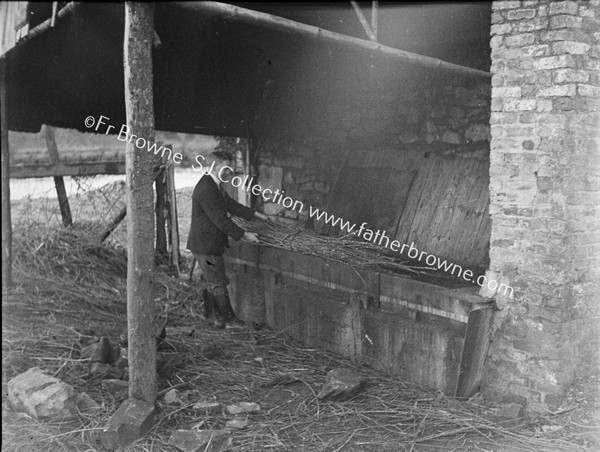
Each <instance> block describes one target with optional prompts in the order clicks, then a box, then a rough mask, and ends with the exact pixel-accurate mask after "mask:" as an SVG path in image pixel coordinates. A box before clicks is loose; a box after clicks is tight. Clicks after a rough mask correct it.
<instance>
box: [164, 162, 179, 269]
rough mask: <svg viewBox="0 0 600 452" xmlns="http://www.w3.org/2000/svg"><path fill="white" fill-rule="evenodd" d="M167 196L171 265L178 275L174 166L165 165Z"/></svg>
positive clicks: (177, 231)
mask: <svg viewBox="0 0 600 452" xmlns="http://www.w3.org/2000/svg"><path fill="white" fill-rule="evenodd" d="M165 175H166V182H167V196H168V198H169V231H170V234H169V237H170V243H171V259H170V260H171V262H170V264H171V266H172V268H173V269H174V270H175V275H176V276H177V277H179V253H180V251H179V222H178V220H177V194H176V193H175V167H174V166H173V164H170V165H167V168H166V171H165Z"/></svg>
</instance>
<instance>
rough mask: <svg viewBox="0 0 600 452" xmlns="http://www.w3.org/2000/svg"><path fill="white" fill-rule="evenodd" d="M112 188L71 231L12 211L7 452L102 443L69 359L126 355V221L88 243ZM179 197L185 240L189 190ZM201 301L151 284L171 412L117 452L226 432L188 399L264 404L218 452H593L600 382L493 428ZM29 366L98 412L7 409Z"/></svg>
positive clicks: (186, 286) (447, 403)
mask: <svg viewBox="0 0 600 452" xmlns="http://www.w3.org/2000/svg"><path fill="white" fill-rule="evenodd" d="M122 188H123V187H122V186H120V185H113V186H111V187H107V188H105V189H104V190H101V191H97V190H94V191H87V192H86V191H83V192H82V194H81V196H79V197H73V199H72V200H71V203H72V210H73V211H74V212H77V214H76V215H75V220H76V221H77V222H78V223H77V224H76V225H75V226H74V227H72V228H70V229H64V228H62V227H61V226H60V221H59V217H58V213H57V212H58V209H57V206H56V205H55V203H56V200H27V199H24V200H21V201H19V202H18V203H15V204H14V215H13V224H14V235H15V237H14V264H15V265H14V280H15V282H16V285H15V287H13V288H11V289H10V290H8V289H6V288H3V294H2V308H3V316H2V401H3V402H2V421H3V422H2V450H3V451H4V450H6V451H96V450H98V451H100V450H102V448H101V445H100V442H99V436H98V433H99V431H101V430H102V428H103V427H104V426H105V425H106V423H107V421H108V419H109V418H110V416H111V415H112V414H113V413H114V411H115V410H116V408H117V407H118V405H119V403H120V400H115V398H114V397H113V396H111V394H110V393H108V392H107V391H106V390H105V389H103V388H102V386H101V384H100V380H99V379H98V378H94V377H93V376H92V375H90V365H89V363H87V362H85V361H84V360H82V359H80V356H79V351H80V349H81V345H82V344H83V343H89V342H90V341H93V340H95V339H97V338H99V337H101V336H106V337H108V338H109V339H110V340H111V342H114V343H119V342H120V343H121V344H122V345H124V344H123V338H124V337H125V336H126V303H125V300H126V284H125V282H126V281H125V277H126V255H125V251H124V249H123V246H122V245H123V243H124V242H123V241H122V240H123V239H124V225H121V226H119V229H118V230H117V231H116V234H115V237H114V239H113V241H112V242H110V243H106V244H100V243H98V241H97V239H96V237H97V234H98V231H99V230H101V229H102V227H103V225H102V222H103V221H105V220H106V218H107V217H109V216H110V213H111V212H112V211H114V210H118V208H119V205H120V204H119V203H121V202H122V201H123V200H124V198H122ZM179 199H180V213H181V216H180V227H181V229H182V231H183V232H184V233H185V232H187V227H188V226H187V224H189V223H186V219H185V216H186V215H189V214H188V213H186V212H189V193H186V192H184V193H183V194H182V196H180V198H179ZM186 200H187V201H186ZM48 201H50V202H48ZM92 201H93V202H92ZM186 203H187V205H186ZM183 243H185V241H183ZM184 270H185V269H184ZM183 273H184V275H185V273H186V272H185V271H184V272H183ZM201 302H202V300H201V298H200V296H199V291H198V288H197V282H195V281H192V282H190V281H188V279H187V275H186V276H183V277H182V278H180V279H176V278H173V277H171V276H169V275H167V274H165V273H159V274H157V276H156V280H155V305H156V314H157V316H159V317H160V318H166V319H167V336H166V341H165V342H164V343H163V344H162V345H161V346H160V349H159V351H158V355H157V357H158V369H157V370H158V376H159V390H162V391H163V392H164V390H165V389H168V388H169V387H171V386H176V387H177V389H178V391H179V393H180V396H181V403H179V404H168V403H166V402H165V401H164V399H163V397H159V399H158V401H157V415H156V418H155V423H154V426H153V427H152V430H151V431H150V433H149V434H148V435H147V436H146V437H145V438H142V439H141V440H139V441H138V442H136V443H135V444H133V445H131V446H130V447H128V448H127V449H126V450H127V451H176V450H177V449H175V448H174V447H173V446H171V445H169V444H168V439H169V436H170V434H171V432H172V431H174V430H177V429H190V428H199V429H209V428H217V429H218V428H224V427H225V424H226V422H227V421H228V420H230V419H231V418H232V417H231V416H228V415H226V414H223V413H221V414H213V415H206V414H204V413H198V412H196V411H194V410H193V408H192V406H193V405H194V404H195V403H196V402H198V401H218V402H220V403H222V404H223V405H227V404H231V403H236V402H242V401H247V402H256V403H258V404H259V405H260V406H261V410H260V412H258V413H256V414H252V415H249V416H248V419H247V420H248V424H247V426H246V427H244V428H242V429H239V430H235V431H233V432H232V443H231V446H230V447H229V448H228V449H227V450H232V451H270V450H273V451H497V452H500V451H596V450H600V439H599V434H600V415H599V413H600V398H599V397H598V383H599V380H598V373H595V374H594V373H593V372H592V373H589V376H588V377H586V378H582V379H580V380H578V381H577V382H576V384H575V385H574V386H573V388H572V389H571V391H570V392H569V394H568V396H567V398H566V400H565V402H564V403H563V406H562V407H561V408H560V409H559V410H558V411H557V412H555V413H545V414H536V415H528V416H526V417H525V418H523V419H518V420H517V421H516V422H513V423H511V424H510V425H504V426H503V425H500V424H498V423H497V422H496V421H494V420H493V419H494V413H496V411H497V409H498V407H496V406H493V405H490V404H486V403H484V402H483V401H482V400H481V399H479V398H477V397H476V398H474V399H473V400H472V401H470V402H459V401H456V400H453V399H451V398H448V397H446V396H444V395H443V394H440V393H439V392H436V391H431V390H427V389H424V388H420V387H417V386H415V385H412V384H409V383H407V382H404V381H401V380H399V379H398V378H396V377H393V376H391V375H386V374H385V373H382V372H378V371H375V370H373V369H370V368H368V367H364V366H357V365H355V364H354V363H352V362H351V361H350V360H347V359H344V358H341V357H339V356H336V355H334V354H331V353H328V352H324V351H321V350H315V349H310V348H307V347H304V346H303V345H301V344H299V343H297V342H296V341H294V340H292V339H290V338H288V337H286V336H285V332H282V333H277V332H274V331H270V330H268V329H266V328H263V329H255V328H253V327H251V326H248V327H247V328H245V329H243V330H239V331H232V330H225V331H223V330H216V329H215V328H213V327H212V326H210V325H209V324H207V323H206V322H205V321H204V320H202V318H201V317H200V313H201V312H202V307H201ZM34 366H37V367H40V368H41V369H43V370H44V371H46V372H47V373H49V374H50V375H54V376H56V377H58V378H61V379H62V380H64V381H65V382H67V383H69V384H71V385H73V387H74V388H75V389H76V390H77V391H80V392H87V393H88V394H89V395H90V396H91V397H92V398H93V399H94V400H95V401H96V402H98V403H99V404H100V408H99V409H97V410H94V411H90V412H85V413H81V415H80V417H79V418H78V419H77V420H76V421H72V422H68V423H65V422H63V423H60V422H48V421H37V420H35V419H33V418H31V417H29V416H28V415H26V414H24V413H17V412H15V411H14V410H13V409H12V408H11V407H10V406H9V404H8V402H7V396H6V384H7V382H8V381H9V380H10V379H11V378H13V377H14V376H16V375H17V374H19V373H21V372H24V371H26V370H27V369H29V368H31V367H34ZM337 367H348V368H353V369H356V370H358V371H359V372H360V373H361V374H362V375H363V377H364V378H365V379H366V385H365V387H364V388H363V390H362V391H361V392H360V393H359V394H358V395H357V396H356V397H354V398H353V399H351V400H349V401H346V402H326V401H322V400H319V399H318V398H317V397H316V394H317V393H318V392H319V390H320V388H321V385H322V383H323V380H324V377H325V375H326V374H327V372H328V371H329V370H331V369H333V368H337Z"/></svg>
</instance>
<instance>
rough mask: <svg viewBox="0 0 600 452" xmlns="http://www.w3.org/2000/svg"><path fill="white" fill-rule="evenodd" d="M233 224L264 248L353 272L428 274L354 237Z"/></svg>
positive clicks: (273, 225)
mask: <svg viewBox="0 0 600 452" xmlns="http://www.w3.org/2000/svg"><path fill="white" fill-rule="evenodd" d="M233 221H234V222H235V223H237V224H238V225H239V226H241V227H242V228H244V229H245V230H247V231H251V232H254V233H256V234H257V235H258V239H259V241H260V243H261V244H263V245H268V246H272V247H275V248H281V249H285V250H289V251H296V252H298V253H302V254H308V255H312V256H318V257H323V258H326V259H332V260H335V261H338V262H342V263H344V264H348V265H351V266H352V267H355V268H373V269H379V270H391V271H395V272H399V273H411V274H419V273H422V272H423V271H426V270H428V268H427V267H422V266H421V267H418V266H413V265H408V264H407V263H406V262H402V261H400V260H399V259H394V258H392V257H390V256H387V255H386V254H384V253H383V251H385V248H384V247H382V246H379V245H376V244H374V243H372V242H367V241H364V240H359V239H357V238H356V237H355V236H353V235H348V236H345V237H326V236H322V235H316V234H313V233H310V232H309V231H306V230H303V229H291V228H289V227H286V226H284V225H282V224H280V223H275V222H273V221H265V220H260V219H258V218H255V219H253V220H252V221H247V220H244V219H243V218H238V217H234V218H233Z"/></svg>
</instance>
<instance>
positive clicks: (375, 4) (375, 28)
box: [371, 0, 379, 41]
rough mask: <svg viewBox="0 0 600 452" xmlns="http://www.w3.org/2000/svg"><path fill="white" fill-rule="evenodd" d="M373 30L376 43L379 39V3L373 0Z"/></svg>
mask: <svg viewBox="0 0 600 452" xmlns="http://www.w3.org/2000/svg"><path fill="white" fill-rule="evenodd" d="M371 30H373V35H374V36H375V41H377V39H378V37H379V2H378V1H377V0H373V4H372V6H371Z"/></svg>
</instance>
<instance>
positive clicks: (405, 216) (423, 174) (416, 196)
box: [395, 158, 434, 243]
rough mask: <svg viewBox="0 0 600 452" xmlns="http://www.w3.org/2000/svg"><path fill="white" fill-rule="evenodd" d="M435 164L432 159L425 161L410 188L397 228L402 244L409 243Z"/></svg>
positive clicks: (397, 237) (397, 236)
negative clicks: (427, 182)
mask: <svg viewBox="0 0 600 452" xmlns="http://www.w3.org/2000/svg"><path fill="white" fill-rule="evenodd" d="M433 163H434V162H432V160H431V159H430V158H429V159H425V160H424V162H423V165H422V166H421V168H420V169H419V172H418V174H417V177H416V178H415V181H414V182H413V184H412V185H411V187H410V191H409V193H408V198H407V200H406V203H405V206H404V210H403V212H402V216H401V217H400V221H399V222H398V226H397V228H396V230H397V231H398V233H397V235H396V237H395V240H398V241H399V242H400V243H407V242H408V238H409V236H410V232H411V230H412V225H413V222H414V220H415V217H416V215H417V213H418V212H419V210H418V208H419V204H420V202H421V197H422V196H423V194H424V192H425V189H426V187H427V185H426V181H427V179H428V176H429V174H430V173H431V172H432V171H433V168H432V166H433ZM408 243H410V242H408Z"/></svg>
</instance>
